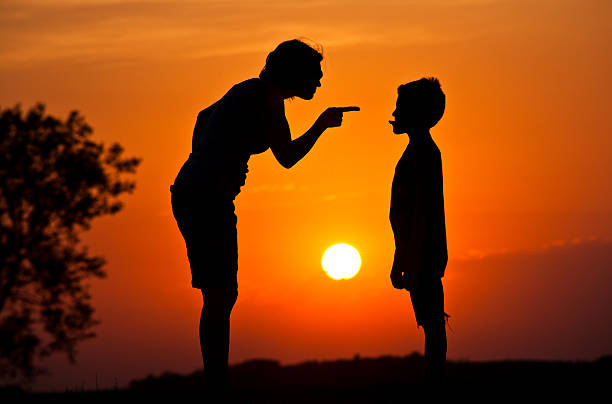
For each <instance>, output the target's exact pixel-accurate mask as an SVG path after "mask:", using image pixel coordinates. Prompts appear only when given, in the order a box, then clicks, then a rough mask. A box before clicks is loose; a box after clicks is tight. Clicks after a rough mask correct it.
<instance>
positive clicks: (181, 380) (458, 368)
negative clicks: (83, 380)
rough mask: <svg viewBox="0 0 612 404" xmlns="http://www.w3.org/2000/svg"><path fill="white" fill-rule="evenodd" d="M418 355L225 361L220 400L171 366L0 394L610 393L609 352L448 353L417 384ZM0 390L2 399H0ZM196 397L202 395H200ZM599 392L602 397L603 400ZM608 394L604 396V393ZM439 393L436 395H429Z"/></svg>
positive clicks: (332, 399) (280, 398) (381, 396)
mask: <svg viewBox="0 0 612 404" xmlns="http://www.w3.org/2000/svg"><path fill="white" fill-rule="evenodd" d="M422 371H423V357H422V356H421V355H419V354H412V355H410V356H406V357H403V358H401V357H391V356H385V357H380V358H359V357H355V358H354V359H351V360H337V361H325V362H318V361H313V362H304V363H301V364H297V365H287V366H281V365H280V364H279V363H278V362H277V361H273V360H253V361H248V362H244V363H241V364H237V365H234V366H232V367H231V369H230V373H231V380H232V384H233V391H232V392H231V396H224V397H223V398H222V399H220V400H219V401H213V400H210V399H208V400H207V399H206V398H205V397H204V396H203V394H204V393H205V391H206V389H205V388H203V387H202V379H203V377H202V372H194V373H192V374H190V375H179V374H173V373H167V374H162V375H161V376H158V377H154V376H149V377H147V378H145V379H142V380H136V381H133V382H132V383H131V384H130V386H129V388H127V389H119V390H109V391H99V392H65V393H49V394H43V393H37V394H25V393H21V392H20V391H19V390H13V391H7V390H4V391H1V390H0V402H3V403H9V402H10V403H12V402H15V403H23V402H58V403H60V402H70V403H81V402H82V403H89V402H105V403H107V402H111V403H118V402H137V403H140V402H171V403H177V402H200V403H205V402H223V403H230V402H240V403H317V404H323V403H401V402H416V401H417V400H418V401H423V400H427V401H431V400H429V398H430V397H434V398H435V397H438V398H442V399H444V401H448V400H453V401H454V400H457V399H462V401H463V400H465V399H467V400H470V401H478V402H481V401H482V402H485V401H486V402H500V401H501V402H504V401H517V400H520V401H526V402H536V401H542V402H550V400H552V399H555V400H558V399H564V401H566V400H568V399H572V401H576V402H580V403H583V402H592V401H595V399H596V397H598V396H601V393H603V397H609V388H610V387H612V357H611V356H606V357H602V358H601V359H599V360H597V361H594V362H544V361H500V362H468V361H450V362H448V365H447V372H446V373H447V381H446V382H445V383H444V385H442V386H439V387H436V388H432V387H427V386H424V385H423V378H422ZM2 397H4V398H5V399H9V400H4V399H2ZM198 397H200V398H198ZM603 397H600V398H599V400H597V401H601V400H602V399H603ZM605 400H607V399H605ZM433 401H438V400H433Z"/></svg>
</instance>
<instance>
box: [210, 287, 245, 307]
mask: <svg viewBox="0 0 612 404" xmlns="http://www.w3.org/2000/svg"><path fill="white" fill-rule="evenodd" d="M202 296H203V299H204V309H205V310H206V308H207V307H208V309H210V310H213V311H227V312H230V311H231V310H232V308H233V307H234V304H235V303H236V300H237V299H238V291H237V290H233V289H226V288H207V289H203V290H202Z"/></svg>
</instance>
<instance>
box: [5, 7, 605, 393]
mask: <svg viewBox="0 0 612 404" xmlns="http://www.w3.org/2000/svg"><path fill="white" fill-rule="evenodd" d="M610 21H612V2H610V1H608V0H548V1H544V0H525V1H523V0H515V1H504V0H396V1H391V0H377V1H361V0H354V1H348V0H346V1H344V0H328V1H326V0H312V1H293V0H284V1H275V0H267V1H259V0H233V1H223V0H215V1H212V0H201V1H196V0H191V1H190V0H180V1H178V0H172V1H170V0H149V1H140V0H124V1H121V0H83V1H79V0H3V1H2V2H0V37H1V38H2V40H1V41H0V106H1V107H3V108H6V107H10V106H13V105H15V104H16V103H21V104H22V106H23V108H24V109H25V108H29V107H30V106H32V105H33V104H34V103H35V102H37V101H41V102H44V103H45V104H46V105H47V108H48V111H49V112H50V113H52V114H54V115H59V116H62V117H65V116H67V114H68V112H69V111H70V110H73V109H78V110H79V111H80V112H81V113H82V114H83V115H85V117H86V119H87V122H88V123H90V124H91V125H92V126H93V128H94V130H95V132H94V137H95V139H96V140H99V141H104V142H105V143H107V144H110V143H111V142H114V141H118V142H120V143H121V144H122V145H123V146H124V147H125V149H126V154H127V155H128V156H136V157H141V158H142V159H143V162H142V164H141V166H140V167H139V169H138V173H137V175H136V178H135V179H136V183H137V189H136V191H135V193H134V194H133V195H130V196H127V197H125V198H124V201H125V209H124V210H123V211H121V212H120V213H119V214H118V215H116V216H113V217H109V218H103V219H100V220H98V221H97V222H94V225H93V228H92V230H91V231H90V232H88V233H86V234H85V235H84V237H83V241H84V243H86V244H87V245H89V246H90V248H91V250H92V252H95V253H96V254H100V255H103V256H105V257H106V258H107V260H108V265H107V268H106V270H107V273H108V278H107V279H104V280H99V281H94V282H93V283H92V289H91V291H92V294H93V304H94V306H95V308H96V309H97V317H98V318H99V319H100V320H101V325H99V326H98V327H96V332H97V335H98V336H97V338H96V339H94V340H91V341H89V342H86V343H83V344H82V345H81V346H80V355H79V357H78V363H77V365H75V366H71V365H69V364H68V363H67V360H66V359H65V358H64V357H59V356H58V357H56V358H52V359H51V360H50V361H49V365H50V370H51V371H52V372H53V375H52V376H50V377H46V378H43V379H41V380H40V381H39V382H38V384H37V388H44V389H46V388H53V389H60V390H63V389H65V388H66V387H71V386H82V385H84V386H85V387H89V388H92V387H94V386H95V377H96V376H95V375H96V373H97V374H98V377H99V381H100V385H101V386H103V387H104V386H113V385H114V384H115V380H117V383H118V384H119V385H125V384H127V383H128V382H129V381H130V380H132V379H133V378H137V377H144V376H146V375H147V374H149V373H155V374H159V373H160V372H162V371H174V372H183V373H186V372H191V371H193V370H195V369H197V368H200V367H201V356H200V352H199V345H198V340H197V324H198V320H199V311H200V309H201V295H200V293H199V291H198V290H196V289H192V288H191V285H190V275H189V266H188V261H187V256H186V252H185V246H184V242H183V239H182V238H181V236H180V233H179V231H178V228H177V226H176V223H175V222H174V219H173V217H172V215H171V210H170V193H169V186H170V184H171V183H172V182H173V180H174V177H175V176H176V174H177V172H178V170H179V168H180V166H181V165H182V163H183V162H184V161H185V159H186V158H187V156H188V154H189V152H190V148H191V133H192V130H193V125H194V123H195V118H196V115H197V113H198V112H199V111H200V110H201V109H203V108H204V107H206V106H208V105H210V104H211V103H213V102H215V101H216V100H217V99H219V98H220V97H221V96H223V94H224V93H225V92H226V91H227V90H228V89H229V88H230V87H231V86H232V85H234V84H236V83H238V82H240V81H243V80H245V79H248V78H251V77H255V76H257V75H258V74H259V71H260V70H261V68H262V67H263V64H264V61H265V57H266V55H267V54H268V52H270V51H271V50H272V49H274V47H275V46H276V45H278V44H279V43H280V42H282V41H284V40H287V39H292V38H308V39H310V40H311V41H314V42H316V43H318V44H320V45H321V46H322V47H323V49H324V57H325V59H324V62H323V73H324V77H323V80H322V87H321V88H320V89H319V90H318V92H317V94H316V95H315V98H314V99H313V100H312V101H303V100H301V99H295V100H293V101H287V102H286V110H287V118H288V120H289V124H290V126H291V129H292V133H293V135H294V136H296V135H300V134H302V133H303V132H304V131H305V130H307V129H308V128H309V127H310V125H311V124H312V123H313V122H314V120H315V119H316V118H317V116H318V114H320V113H321V112H322V111H323V110H324V109H325V108H327V107H329V106H344V105H358V106H360V107H361V111H360V112H353V113H350V114H347V115H346V116H345V119H344V124H343V126H342V127H341V128H334V129H330V130H328V131H326V132H325V134H324V135H323V137H322V138H321V139H320V140H319V142H318V143H317V144H316V146H315V147H314V149H313V150H312V152H311V153H310V154H309V155H308V156H307V157H306V158H305V159H304V160H302V161H301V162H299V163H298V164H297V165H296V166H295V167H294V168H292V169H291V170H286V169H284V168H283V167H281V166H280V165H279V164H278V163H277V162H276V161H275V160H274V158H273V156H272V154H271V152H270V151H268V152H266V153H264V154H261V155H258V156H254V157H253V158H251V161H250V163H249V170H250V172H249V176H248V178H247V183H246V186H245V187H244V188H243V191H242V193H241V194H240V195H239V197H238V198H237V201H236V206H237V215H238V244H239V272H238V276H239V278H238V281H239V298H238V303H237V304H236V307H235V309H234V312H233V314H232V325H231V327H232V331H231V352H230V362H231V363H236V362H241V361H244V360H247V359H251V358H262V357H263V358H273V359H278V360H280V361H281V362H282V363H296V362H299V361H303V360H316V359H336V358H350V357H352V356H353V355H355V354H360V355H361V356H378V355H385V354H391V355H405V354H408V353H410V352H412V351H422V338H423V336H422V331H421V330H419V329H417V328H416V322H415V319H414V315H413V313H412V308H411V305H410V298H409V295H408V293H407V292H405V291H403V292H402V291H398V290H395V289H393V288H392V286H391V283H390V281H389V270H390V266H391V263H392V259H393V248H394V246H393V234H392V232H391V228H390V225H389V222H388V213H389V199H390V191H391V180H392V178H393V170H394V167H395V164H396V163H397V160H398V159H399V157H400V155H401V154H402V152H403V150H404V147H405V145H406V144H407V141H408V139H407V137H405V136H396V135H393V133H392V131H391V127H390V125H389V124H388V123H387V121H388V120H389V119H391V112H392V111H393V109H394V107H395V99H396V89H397V86H398V85H399V84H402V83H405V82H408V81H412V80H416V79H419V78H421V77H423V76H436V77H438V78H439V80H440V82H441V84H442V89H443V90H444V92H445V93H446V97H447V104H446V113H445V115H444V117H443V118H442V120H441V121H440V123H439V124H438V125H437V126H436V127H435V128H434V129H433V130H432V135H433V137H434V139H435V141H436V142H437V144H438V146H439V148H440V150H441V152H442V159H443V170H444V192H445V203H446V220H447V234H448V247H449V257H450V260H449V265H448V268H447V271H446V273H447V276H446V277H445V278H444V285H445V291H446V312H447V313H449V314H450V315H451V316H452V317H451V319H450V325H451V327H452V330H453V331H452V332H449V352H448V356H449V358H450V359H471V360H491V359H508V358H534V359H566V360H574V359H595V358H597V357H599V356H601V355H604V354H611V353H612V312H611V311H610V310H609V308H610V305H611V304H612V297H611V295H610V292H611V287H612V176H611V174H612V168H611V165H610V157H611V151H610V150H611V149H612V141H611V136H612V118H611V112H610V110H611V106H612V103H611V102H610V100H609V97H610V94H611V93H612V78H611V76H610V72H612V49H611V44H612V25H611V24H610ZM0 158H1V156H0ZM336 243H347V244H350V245H352V246H354V247H355V248H356V249H357V250H358V251H359V253H360V254H361V259H362V262H363V264H362V268H361V271H360V272H359V273H358V274H357V276H356V277H354V278H353V279H350V280H342V281H335V280H332V279H331V278H329V277H327V275H326V274H325V272H324V271H323V270H322V268H321V257H322V255H323V253H324V252H325V249H326V248H327V247H329V246H331V245H333V244H336Z"/></svg>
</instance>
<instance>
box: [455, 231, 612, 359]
mask: <svg viewBox="0 0 612 404" xmlns="http://www.w3.org/2000/svg"><path fill="white" fill-rule="evenodd" d="M446 278H447V281H446V283H447V285H449V289H448V291H449V294H450V298H449V301H450V302H451V303H450V304H451V307H449V310H451V315H453V314H455V315H456V321H457V323H458V324H461V323H463V324H461V325H460V326H459V328H461V327H463V330H462V331H461V332H462V333H469V330H468V328H470V327H475V324H479V328H480V329H481V330H482V327H483V326H484V325H485V324H486V329H487V330H488V331H485V332H483V331H480V333H479V335H478V336H477V337H475V336H474V335H472V336H471V338H472V341H467V340H465V341H460V342H459V343H460V345H461V348H460V349H461V350H462V351H463V352H468V356H469V357H470V358H478V357H486V358H491V357H492V356H493V355H494V356H496V357H507V358H517V357H522V358H553V357H556V358H559V357H562V358H596V357H598V356H600V355H602V354H609V353H612V312H610V307H612V294H611V293H610V291H611V290H612V242H610V241H604V240H597V239H593V238H591V239H588V238H587V239H574V240H568V241H564V242H561V243H554V245H548V246H545V247H541V248H538V249H534V250H531V251H514V252H504V253H492V254H488V255H484V256H480V257H477V258H471V259H465V258H464V259H460V260H455V261H453V262H452V263H451V265H449V268H448V270H447V277H446ZM453 288H454V289H453ZM453 311H454V313H453ZM474 338H477V339H480V341H479V342H478V343H477V344H476V345H477V346H476V345H474ZM500 352H501V354H500Z"/></svg>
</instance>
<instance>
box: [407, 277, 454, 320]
mask: <svg viewBox="0 0 612 404" xmlns="http://www.w3.org/2000/svg"><path fill="white" fill-rule="evenodd" d="M410 300H412V308H413V309H414V316H415V317H416V321H417V326H421V327H436V326H438V325H439V324H440V322H441V321H442V322H443V321H444V319H445V317H446V314H445V313H444V289H443V288H442V279H440V278H428V279H423V280H421V281H420V282H419V286H418V287H416V288H415V289H413V290H410Z"/></svg>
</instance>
